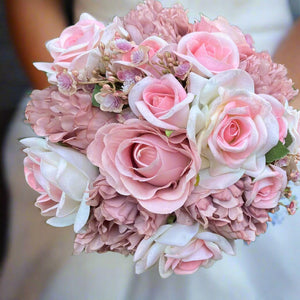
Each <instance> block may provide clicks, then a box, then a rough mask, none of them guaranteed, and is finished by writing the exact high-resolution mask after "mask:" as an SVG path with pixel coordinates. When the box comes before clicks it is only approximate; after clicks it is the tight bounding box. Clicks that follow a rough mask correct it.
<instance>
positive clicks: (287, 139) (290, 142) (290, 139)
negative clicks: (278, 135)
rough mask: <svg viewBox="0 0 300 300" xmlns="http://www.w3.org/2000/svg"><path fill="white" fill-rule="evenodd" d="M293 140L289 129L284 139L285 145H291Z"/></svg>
mask: <svg viewBox="0 0 300 300" xmlns="http://www.w3.org/2000/svg"><path fill="white" fill-rule="evenodd" d="M292 142H293V138H292V136H291V134H290V132H289V131H288V134H287V136H286V138H285V140H284V146H285V147H289V146H290V145H291V144H292Z"/></svg>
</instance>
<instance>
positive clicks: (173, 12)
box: [123, 0, 190, 44]
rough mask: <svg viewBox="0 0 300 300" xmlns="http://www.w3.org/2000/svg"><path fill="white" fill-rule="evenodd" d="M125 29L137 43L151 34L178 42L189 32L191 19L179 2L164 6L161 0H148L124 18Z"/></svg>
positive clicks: (170, 41) (169, 41) (171, 41)
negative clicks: (171, 5) (167, 6)
mask: <svg viewBox="0 0 300 300" xmlns="http://www.w3.org/2000/svg"><path fill="white" fill-rule="evenodd" d="M123 23H124V27H125V29H126V30H127V31H128V32H129V34H130V36H131V38H132V39H133V40H134V41H135V43H136V44H140V43H141V42H142V41H143V40H144V39H146V38H147V37H149V36H151V35H156V36H160V37H162V38H163V39H164V40H166V41H167V42H168V43H176V42H178V40H179V39H180V38H181V37H182V36H184V35H185V34H187V33H188V32H189V27H190V26H189V20H188V16H187V13H186V11H185V10H184V8H183V7H182V6H181V5H179V4H177V5H174V6H173V7H170V8H164V7H163V5H162V3H160V2H159V1H153V0H147V1H145V2H144V3H140V4H139V5H138V6H137V7H136V8H135V9H134V10H131V11H130V12H129V13H128V14H127V15H126V16H125V17H124V18H123Z"/></svg>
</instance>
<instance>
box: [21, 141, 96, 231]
mask: <svg viewBox="0 0 300 300" xmlns="http://www.w3.org/2000/svg"><path fill="white" fill-rule="evenodd" d="M20 142H21V143H22V144H23V145H25V146H26V148H25V149H24V152H25V153H26V154H27V155H28V156H27V157H26V158H25V160H24V172H25V177H26V181H27V183H28V184H29V186H30V187H31V188H33V189H34V190H36V191H37V192H39V193H40V194H41V196H40V197H38V199H37V202H36V206H38V207H39V208H40V209H41V211H42V214H43V215H46V216H51V218H50V219H48V220H47V223H48V224H50V225H52V226H55V227H65V226H69V225H72V224H74V231H75V232H79V231H80V230H81V229H82V228H83V226H84V225H85V223H86V221H87V220H88V217H89V213H90V207H89V206H88V205H87V204H86V200H87V198H88V196H89V193H88V187H89V184H90V182H91V181H92V180H94V179H95V178H96V176H97V175H98V172H97V169H96V168H95V167H94V166H93V165H92V164H91V163H90V162H89V160H88V159H87V158H86V156H85V155H83V154H81V153H79V152H77V151H75V150H74V149H71V148H68V147H63V146H59V145H56V144H52V143H50V142H47V141H46V140H45V139H43V138H35V137H34V138H25V139H22V140H21V141H20Z"/></svg>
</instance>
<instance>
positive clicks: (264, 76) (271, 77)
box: [240, 52, 298, 104]
mask: <svg viewBox="0 0 300 300" xmlns="http://www.w3.org/2000/svg"><path fill="white" fill-rule="evenodd" d="M240 68H241V69H242V70H245V71H246V72H248V73H249V74H250V75H251V77H252V78H253V81H254V84H255V93H257V94H268V95H271V96H273V97H275V98H276V99H278V100H279V101H280V102H281V103H282V104H284V103H285V101H286V100H288V101H290V100H292V99H293V98H294V97H295V96H296V95H297V94H298V90H295V89H294V88H293V81H292V80H291V79H289V78H288V77H287V69H286V67H285V66H284V65H280V64H276V63H274V62H273V61H272V58H271V56H270V54H269V53H267V52H261V53H253V54H252V55H251V56H249V57H248V58H247V59H246V60H244V61H242V62H241V64H240Z"/></svg>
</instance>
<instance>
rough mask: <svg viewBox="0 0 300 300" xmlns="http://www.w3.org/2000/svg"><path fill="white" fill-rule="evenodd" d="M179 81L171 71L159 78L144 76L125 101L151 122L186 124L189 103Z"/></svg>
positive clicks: (168, 126)
mask: <svg viewBox="0 0 300 300" xmlns="http://www.w3.org/2000/svg"><path fill="white" fill-rule="evenodd" d="M192 100H193V95H192V94H187V93H186V92H185V90H184V88H183V87H182V85H181V84H180V82H179V81H178V80H177V79H176V78H175V77H174V76H173V75H171V74H167V75H164V76H162V77H161V78H160V79H156V78H151V77H146V78H144V79H142V80H141V81H139V82H138V83H137V84H136V85H135V86H134V87H133V88H132V90H131V91H130V93H129V96H128V102H129V106H130V108H131V110H132V111H133V113H134V114H135V115H137V116H138V117H139V116H143V117H144V118H145V119H146V120H147V121H148V122H150V123H151V124H153V125H155V126H157V127H161V128H164V129H169V130H178V129H179V128H186V124H187V120H188V114H189V103H190V102H192Z"/></svg>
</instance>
